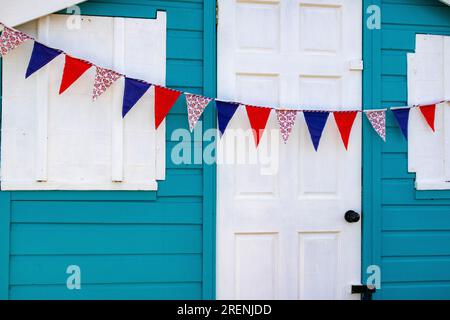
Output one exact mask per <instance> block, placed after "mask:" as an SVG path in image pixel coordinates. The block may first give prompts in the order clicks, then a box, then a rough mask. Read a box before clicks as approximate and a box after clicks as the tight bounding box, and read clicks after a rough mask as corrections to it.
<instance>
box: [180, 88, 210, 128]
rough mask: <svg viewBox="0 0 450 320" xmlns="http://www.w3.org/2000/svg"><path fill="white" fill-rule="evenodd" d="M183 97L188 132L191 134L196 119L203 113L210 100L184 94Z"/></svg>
mask: <svg viewBox="0 0 450 320" xmlns="http://www.w3.org/2000/svg"><path fill="white" fill-rule="evenodd" d="M185 97H186V104H187V109H188V120H189V130H191V132H192V131H193V130H194V128H195V125H196V124H197V121H198V119H200V117H201V116H202V113H203V111H204V110H205V108H206V106H207V105H208V104H209V103H210V102H211V100H212V99H210V98H206V97H203V96H199V95H196V94H190V93H186V94H185Z"/></svg>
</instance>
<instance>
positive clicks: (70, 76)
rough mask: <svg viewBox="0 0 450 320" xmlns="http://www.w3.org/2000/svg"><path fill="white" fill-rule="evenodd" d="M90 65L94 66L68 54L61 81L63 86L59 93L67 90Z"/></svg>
mask: <svg viewBox="0 0 450 320" xmlns="http://www.w3.org/2000/svg"><path fill="white" fill-rule="evenodd" d="M90 67H92V64H90V63H88V62H86V61H83V60H80V59H76V58H72V57H71V56H69V55H66V63H65V65H64V71H63V76H62V81H61V87H60V88H59V94H61V93H63V92H64V91H66V90H67V89H68V88H69V87H70V86H71V85H72V84H73V83H74V82H75V81H77V80H78V79H79V78H80V77H81V76H82V75H83V74H84V73H85V72H86V71H87V70H88V69H89V68H90Z"/></svg>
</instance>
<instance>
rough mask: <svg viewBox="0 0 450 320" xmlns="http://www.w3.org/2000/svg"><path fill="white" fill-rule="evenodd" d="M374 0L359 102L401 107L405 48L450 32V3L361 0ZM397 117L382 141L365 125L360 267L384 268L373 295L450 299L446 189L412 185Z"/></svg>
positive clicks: (449, 212) (449, 227) (390, 121)
mask: <svg viewBox="0 0 450 320" xmlns="http://www.w3.org/2000/svg"><path fill="white" fill-rule="evenodd" d="M371 4H375V5H378V6H380V7H381V14H382V28H381V30H375V31H371V30H368V29H366V28H365V30H364V61H365V72H364V107H365V108H366V109H372V108H373V109H375V108H386V107H391V106H399V105H400V106H402V105H406V103H407V62H406V54H407V53H408V52H414V50H415V35H416V34H418V33H431V34H445V35H450V7H448V6H445V5H443V4H442V3H440V2H439V1H437V0H365V1H364V6H365V8H367V7H368V6H369V5H371ZM366 17H367V15H366ZM364 25H365V22H364ZM394 121H395V120H394V119H393V117H392V114H391V113H390V112H389V114H388V119H387V140H388V142H387V143H383V142H382V141H381V139H380V138H379V137H378V136H377V135H376V134H375V133H374V132H373V130H372V129H371V127H370V124H369V123H368V121H365V123H364V131H363V132H364V139H363V211H364V223H363V238H364V243H363V270H362V272H363V274H365V271H366V268H367V266H369V265H372V264H374V265H378V266H380V267H381V271H382V288H381V290H380V291H379V292H378V293H377V294H376V295H375V298H377V299H432V298H435V299H450V191H440V192H434V191H427V192H418V191H416V190H415V188H414V178H415V176H414V174H409V173H408V171H407V143H406V141H405V139H404V138H403V137H402V136H401V133H400V130H399V128H398V127H397V125H396V124H395V122H394Z"/></svg>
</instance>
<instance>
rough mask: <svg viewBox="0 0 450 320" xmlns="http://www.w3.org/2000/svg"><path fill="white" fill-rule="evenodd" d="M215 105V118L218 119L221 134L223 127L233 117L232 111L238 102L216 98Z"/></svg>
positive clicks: (225, 126) (223, 130)
mask: <svg viewBox="0 0 450 320" xmlns="http://www.w3.org/2000/svg"><path fill="white" fill-rule="evenodd" d="M216 107H217V119H218V120H219V130H220V133H221V134H222V135H223V134H224V133H225V129H226V128H227V126H228V123H229V122H230V120H231V118H233V115H234V113H235V112H236V110H237V108H239V104H238V103H234V102H224V101H218V100H216Z"/></svg>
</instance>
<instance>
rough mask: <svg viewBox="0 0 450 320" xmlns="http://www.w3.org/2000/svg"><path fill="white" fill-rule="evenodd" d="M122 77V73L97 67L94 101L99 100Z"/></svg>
mask: <svg viewBox="0 0 450 320" xmlns="http://www.w3.org/2000/svg"><path fill="white" fill-rule="evenodd" d="M120 77H121V75H120V73H117V72H115V71H113V70H109V69H104V68H100V67H96V73H95V80H94V91H93V93H92V100H93V101H95V100H97V98H98V97H100V96H101V95H102V94H103V93H104V92H105V91H106V90H107V89H108V88H109V87H111V86H112V84H113V83H114V82H116V81H117V79H119V78H120Z"/></svg>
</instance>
